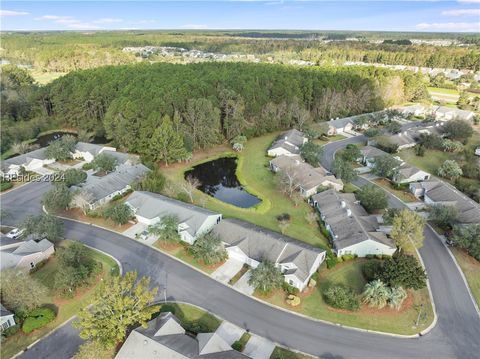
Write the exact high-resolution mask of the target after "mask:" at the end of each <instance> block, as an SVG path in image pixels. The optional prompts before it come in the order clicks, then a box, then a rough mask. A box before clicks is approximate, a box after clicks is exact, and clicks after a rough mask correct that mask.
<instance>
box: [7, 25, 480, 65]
mask: <svg viewBox="0 0 480 359" xmlns="http://www.w3.org/2000/svg"><path fill="white" fill-rule="evenodd" d="M347 35H348V36H356V37H355V39H357V40H360V41H344V40H345V39H346V38H347ZM402 35H403V37H402V38H399V36H400V34H395V33H394V34H389V33H371V34H369V33H360V34H355V33H351V34H347V33H311V32H286V33H279V32H234V33H232V32H230V33H229V32H222V31H218V32H216V31H210V32H189V31H185V32H169V31H116V32H113V31H112V32H87V33H85V32H48V33H6V34H2V50H1V53H0V54H1V56H2V57H4V58H6V59H9V60H11V61H13V62H16V63H22V64H29V65H32V66H33V67H34V68H35V69H37V70H41V71H50V72H69V71H73V70H78V69H87V68H93V67H98V66H102V65H119V64H129V63H133V62H137V61H142V59H141V58H138V57H135V55H134V54H133V53H124V52H122V48H124V47H128V46H174V47H183V48H186V49H196V50H202V51H206V52H214V53H225V54H251V55H255V56H257V57H259V58H260V59H261V60H262V61H274V62H284V61H288V60H292V59H296V60H298V59H301V60H307V61H312V62H314V63H316V64H319V65H326V64H327V65H328V64H335V65H341V64H343V63H344V62H345V61H364V62H370V63H385V64H401V65H412V66H426V67H440V68H445V67H447V68H460V69H471V70H477V71H478V70H480V49H479V47H478V43H476V45H475V42H476V41H480V36H478V35H469V34H466V35H460V34H456V35H455V34H449V35H442V34H440V35H438V34H429V35H428V36H429V37H427V35H426V34H421V33H417V34H411V36H414V37H415V38H417V39H418V38H420V39H422V38H427V39H428V38H434V39H439V38H440V39H449V40H457V41H460V42H463V43H466V42H469V43H471V46H468V47H467V46H443V47H439V46H432V45H426V44H422V45H411V44H407V45H403V44H402V42H400V43H399V42H398V41H397V40H399V39H401V40H403V39H405V36H409V35H410V34H402ZM382 36H383V37H382ZM382 38H383V39H387V41H386V42H383V43H382V40H380V43H376V42H372V41H373V40H375V41H377V39H382ZM325 39H327V40H328V39H333V40H335V41H332V42H328V43H326V42H325V41H323V40H325ZM388 40H395V41H388ZM143 61H144V60H143Z"/></svg>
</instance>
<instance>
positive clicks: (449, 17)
mask: <svg viewBox="0 0 480 359" xmlns="http://www.w3.org/2000/svg"><path fill="white" fill-rule="evenodd" d="M0 7H1V10H0V22H1V25H0V29H1V30H3V31H5V30H23V31H27V30H28V31H29V30H125V29H212V30H213V29H258V30H269V29H272V30H277V29H278V30H366V31H436V32H480V0H460V1H415V0H412V1H361V0H357V1H341V0H337V1H300V0H297V1H293V0H291V1H287V0H284V1H282V0H267V1H255V0H250V1H245V0H244V1H220V0H218V1H2V2H1V5H0Z"/></svg>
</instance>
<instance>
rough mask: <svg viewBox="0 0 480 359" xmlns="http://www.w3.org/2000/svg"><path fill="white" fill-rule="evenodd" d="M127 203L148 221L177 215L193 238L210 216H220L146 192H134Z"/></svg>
mask: <svg viewBox="0 0 480 359" xmlns="http://www.w3.org/2000/svg"><path fill="white" fill-rule="evenodd" d="M126 203H128V204H129V205H130V206H131V207H133V208H134V209H135V214H137V215H139V216H141V217H144V218H148V219H154V218H157V217H158V218H162V217H164V216H166V215H175V216H177V217H178V221H179V223H186V224H187V225H188V228H187V232H188V233H190V234H191V235H192V236H195V235H196V234H197V231H198V230H199V229H200V227H201V226H202V225H203V223H205V221H206V220H207V218H208V217H209V216H212V215H218V213H215V212H212V211H209V210H207V209H204V208H201V207H197V206H193V205H191V204H188V203H184V202H181V201H177V200H175V199H172V198H169V197H165V196H162V195H161V194H157V193H152V192H145V191H135V192H133V193H132V194H131V195H130V196H129V197H128V199H127V201H126Z"/></svg>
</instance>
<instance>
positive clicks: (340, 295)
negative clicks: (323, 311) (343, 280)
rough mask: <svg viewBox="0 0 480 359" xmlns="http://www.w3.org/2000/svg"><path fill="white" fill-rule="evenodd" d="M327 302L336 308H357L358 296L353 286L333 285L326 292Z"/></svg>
mask: <svg viewBox="0 0 480 359" xmlns="http://www.w3.org/2000/svg"><path fill="white" fill-rule="evenodd" d="M323 295H324V298H325V302H326V303H327V304H328V305H330V306H332V307H335V308H340V309H348V310H357V309H358V308H359V302H358V297H357V295H356V293H355V292H354V291H353V289H352V288H349V287H346V286H343V285H332V286H331V287H330V288H328V289H327V290H326V291H325V292H324V293H323Z"/></svg>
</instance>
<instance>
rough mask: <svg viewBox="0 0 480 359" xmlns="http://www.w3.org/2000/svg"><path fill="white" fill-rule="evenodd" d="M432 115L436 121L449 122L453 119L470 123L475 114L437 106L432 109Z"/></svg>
mask: <svg viewBox="0 0 480 359" xmlns="http://www.w3.org/2000/svg"><path fill="white" fill-rule="evenodd" d="M432 114H433V115H434V116H435V119H437V120H443V121H449V120H453V119H459V120H464V121H468V122H472V121H473V118H474V117H475V113H473V112H472V111H467V110H460V109H459V108H452V107H446V106H437V107H434V108H433V109H432Z"/></svg>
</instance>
